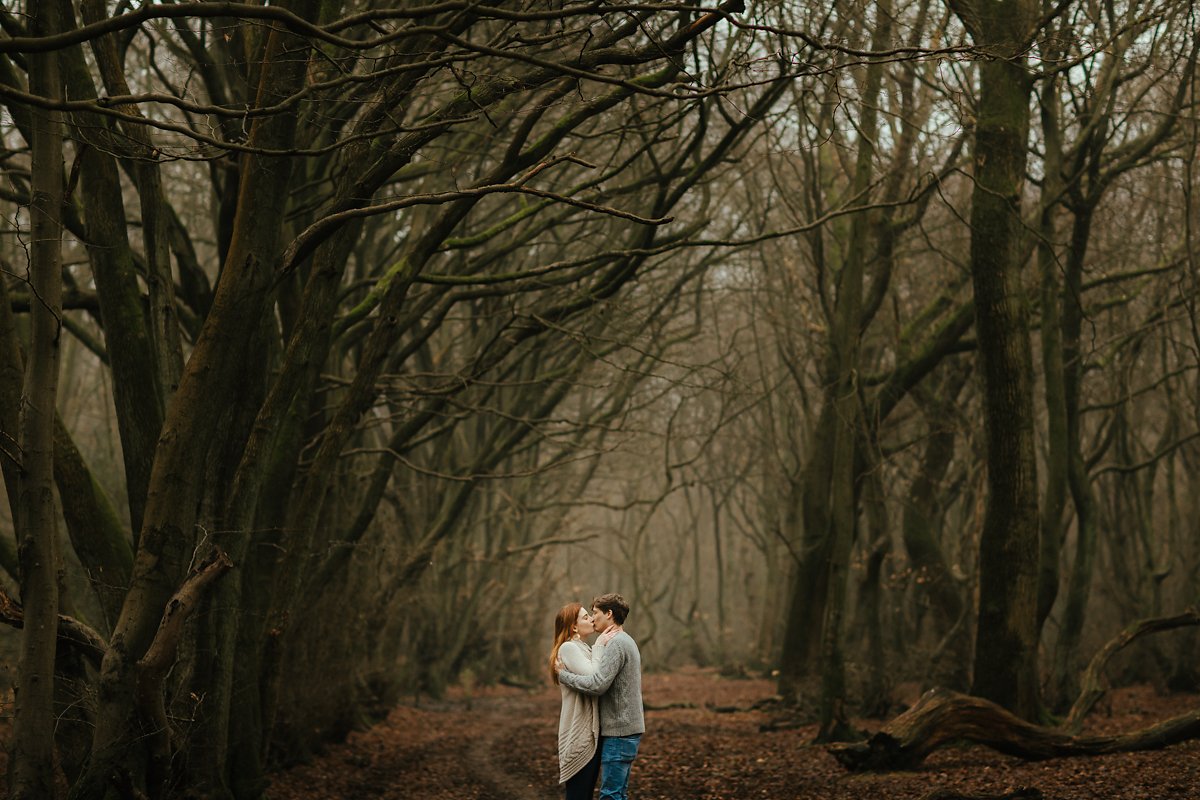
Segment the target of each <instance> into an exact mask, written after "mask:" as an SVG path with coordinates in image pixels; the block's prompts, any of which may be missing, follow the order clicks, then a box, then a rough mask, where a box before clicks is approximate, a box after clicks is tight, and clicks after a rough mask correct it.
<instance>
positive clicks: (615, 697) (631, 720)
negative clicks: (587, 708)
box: [558, 631, 646, 736]
mask: <svg viewBox="0 0 1200 800" xmlns="http://www.w3.org/2000/svg"><path fill="white" fill-rule="evenodd" d="M592 664H593V666H594V668H595V672H593V673H592V674H591V675H576V674H575V673H573V672H568V671H567V670H565V669H564V670H562V671H561V672H559V673H558V680H559V682H560V683H563V684H565V685H566V686H570V687H571V688H572V689H574V690H576V691H578V692H583V693H584V694H594V695H599V697H600V735H601V736H633V735H634V734H635V733H645V732H646V718H645V715H644V714H643V712H642V654H641V653H640V652H638V647H637V643H635V642H634V641H633V637H632V636H630V635H629V634H628V633H626V632H625V631H621V632H620V633H618V634H617V635H616V636H614V637H613V639H612V641H610V642H609V643H608V644H606V645H604V646H603V647H593V648H592Z"/></svg>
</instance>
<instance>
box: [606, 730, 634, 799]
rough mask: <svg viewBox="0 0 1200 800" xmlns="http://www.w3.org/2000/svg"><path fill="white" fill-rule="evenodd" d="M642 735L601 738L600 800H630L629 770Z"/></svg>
mask: <svg viewBox="0 0 1200 800" xmlns="http://www.w3.org/2000/svg"><path fill="white" fill-rule="evenodd" d="M641 741H642V735H641V734H640V733H639V734H637V735H635V736H601V737H600V800H628V798H629V768H630V767H632V766H633V760H634V759H635V758H637V752H638V744H639V743H640V742H641Z"/></svg>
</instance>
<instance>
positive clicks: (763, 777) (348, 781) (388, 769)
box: [269, 669, 1200, 800]
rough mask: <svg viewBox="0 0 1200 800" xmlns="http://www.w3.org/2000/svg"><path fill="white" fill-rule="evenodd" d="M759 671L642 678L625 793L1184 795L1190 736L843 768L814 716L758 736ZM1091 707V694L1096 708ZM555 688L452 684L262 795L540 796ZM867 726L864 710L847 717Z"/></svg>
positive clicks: (548, 763)
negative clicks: (1042, 754)
mask: <svg viewBox="0 0 1200 800" xmlns="http://www.w3.org/2000/svg"><path fill="white" fill-rule="evenodd" d="M772 692H773V685H772V683H771V682H770V681H768V680H761V679H753V680H734V679H727V678H721V677H720V676H718V675H717V674H716V673H715V672H714V671H712V670H697V669H690V670H683V671H680V672H673V673H651V674H649V675H646V676H645V680H644V696H645V700H646V703H647V704H648V705H649V706H650V707H651V708H652V709H661V710H650V711H648V712H647V714H646V726H647V735H646V737H645V739H644V740H643V741H642V747H641V751H640V752H639V754H638V759H637V761H636V762H635V763H634V767H633V774H632V777H631V796H632V797H634V798H636V800H759V799H760V798H762V799H763V800H765V799H766V798H772V799H774V798H799V799H800V800H861V798H872V800H919V798H922V797H924V796H925V795H927V794H928V793H929V792H930V791H931V790H934V789H953V790H956V791H959V792H974V793H985V792H986V793H993V794H1003V793H1005V792H1009V791H1012V790H1013V789H1015V788H1018V787H1023V786H1029V787H1034V788H1037V789H1040V790H1041V791H1042V792H1043V794H1044V796H1045V797H1046V798H1047V799H1048V800H1050V799H1051V798H1052V800H1096V799H1097V798H1103V800H1197V798H1200V788H1197V787H1200V741H1192V742H1185V743H1183V744H1180V745H1176V746H1174V747H1170V748H1167V749H1165V750H1155V751H1148V752H1143V753H1123V754H1118V755H1112V756H1102V757H1092V758H1063V759H1050V760H1047V761H1040V762H1034V763H1029V762H1024V761H1021V760H1018V759H1014V758H1010V757H1008V756H1004V755H1000V754H998V753H995V752H992V751H990V750H987V749H984V748H981V747H957V748H947V749H945V750H941V751H939V752H936V753H934V754H933V755H932V756H930V757H929V758H928V759H927V761H926V762H925V763H924V764H923V765H922V766H921V768H920V769H917V770H914V771H911V772H894V773H883V774H849V773H846V772H844V771H843V770H842V769H841V768H840V767H839V766H838V765H837V763H836V762H835V761H834V760H833V758H832V757H831V756H830V755H829V754H828V753H826V752H825V750H824V748H821V747H815V746H813V745H811V744H809V742H811V741H812V737H813V735H814V734H815V732H816V729H815V726H807V727H802V728H798V729H794V730H784V731H775V732H771V733H763V732H760V731H759V726H760V725H761V724H762V723H763V722H766V721H767V720H768V717H767V715H766V714H765V713H764V712H761V711H736V712H733V713H718V712H716V711H715V710H713V708H712V706H726V707H732V706H736V707H740V708H746V707H748V706H750V704H752V703H753V702H754V701H756V700H760V699H762V698H764V697H768V696H770V695H771V693H772ZM1104 707H1105V704H1102V709H1103V708H1104ZM1196 707H1200V695H1195V694H1189V695H1166V696H1164V695H1159V694H1156V693H1155V692H1154V690H1153V689H1151V688H1149V687H1145V686H1142V687H1131V688H1128V689H1121V690H1118V691H1117V692H1114V693H1113V694H1112V702H1111V706H1110V707H1108V709H1107V711H1105V710H1101V711H1098V712H1097V713H1095V714H1093V716H1092V717H1091V718H1089V720H1088V724H1087V732H1089V733H1114V732H1118V731H1128V730H1133V729H1135V728H1141V727H1145V726H1146V725H1148V724H1151V723H1153V722H1156V721H1158V720H1161V719H1165V718H1166V717H1169V716H1172V715H1174V714H1177V713H1179V712H1180V711H1181V710H1183V709H1186V708H1196ZM558 710H559V691H558V689H557V688H556V687H552V686H546V687H544V688H539V689H537V690H532V691H531V690H523V689H515V688H511V687H503V686H495V687H486V688H478V689H476V690H474V691H472V692H464V691H463V690H462V689H455V690H454V691H452V692H451V693H450V695H449V696H448V697H447V698H446V699H444V700H441V701H436V702H432V701H428V700H422V701H421V703H420V704H419V705H412V704H409V705H402V706H399V707H397V708H396V709H394V710H393V711H392V712H391V714H390V715H389V716H388V718H387V719H386V720H385V721H384V722H382V723H380V724H378V725H376V726H374V727H373V728H371V729H370V730H366V731H361V732H356V733H353V734H351V735H350V737H349V738H348V739H347V741H346V742H344V743H341V744H335V745H330V746H329V747H328V748H327V749H326V751H325V753H323V754H322V755H321V756H320V757H319V758H317V759H315V760H314V761H312V762H311V763H309V764H304V765H301V766H298V767H295V768H293V769H290V770H288V771H286V772H280V773H277V774H275V775H274V776H273V782H272V785H271V788H270V791H269V797H270V798H271V800H343V799H345V800H350V799H353V800H358V798H364V799H371V798H379V799H380V800H417V798H420V800H552V799H553V798H560V797H562V793H561V790H560V788H559V786H558V764H557V739H558ZM860 723H862V724H863V725H864V726H867V727H872V728H876V727H878V726H879V724H880V723H879V722H878V721H860Z"/></svg>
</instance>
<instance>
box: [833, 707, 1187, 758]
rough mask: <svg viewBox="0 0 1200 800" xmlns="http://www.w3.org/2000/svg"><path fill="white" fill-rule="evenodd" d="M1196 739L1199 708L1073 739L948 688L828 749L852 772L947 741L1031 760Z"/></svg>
mask: <svg viewBox="0 0 1200 800" xmlns="http://www.w3.org/2000/svg"><path fill="white" fill-rule="evenodd" d="M1198 737H1200V709H1198V710H1195V711H1191V712H1189V713H1187V714H1182V715H1180V716H1177V717H1172V718H1171V719H1168V720H1165V721H1164V722H1160V723H1158V724H1157V725H1151V726H1150V727H1148V728H1142V729H1140V730H1136V731H1133V732H1131V733H1123V734H1118V735H1114V736H1073V735H1071V734H1069V733H1065V732H1063V731H1062V730H1059V729H1057V728H1047V727H1044V726H1041V725H1034V724H1033V723H1031V722H1026V721H1025V720H1023V719H1020V718H1019V717H1016V716H1014V715H1013V714H1012V713H1010V712H1009V711H1007V710H1006V709H1004V708H1003V707H1001V706H999V705H996V704H995V703H993V702H991V701H989V700H984V699H982V698H980V697H971V696H969V695H965V694H961V693H959V692H954V691H951V690H949V689H931V690H929V691H928V692H926V693H925V694H924V695H922V697H921V699H920V700H918V701H917V704H916V705H914V706H913V707H912V708H910V709H909V710H908V711H905V712H904V713H903V714H901V715H900V716H898V717H896V718H895V719H893V720H892V721H891V722H889V723H888V724H887V725H885V726H884V727H883V729H882V730H880V731H879V732H878V733H876V734H875V735H874V736H872V737H871V738H869V739H867V740H866V741H863V742H853V743H849V744H834V745H830V746H829V747H827V748H826V750H827V751H828V752H829V753H830V754H831V755H832V756H833V757H834V758H835V759H837V761H838V763H839V764H841V765H842V766H844V767H845V768H846V769H849V770H852V771H866V770H878V771H889V770H902V769H912V768H914V767H916V766H917V765H918V764H920V763H921V762H922V761H924V760H925V757H926V756H928V755H929V754H930V753H932V752H933V751H934V750H937V749H938V748H939V747H942V746H944V745H946V744H949V743H950V742H955V741H967V742H974V743H976V744H982V745H984V746H986V747H990V748H992V749H993V750H998V751H999V752H1001V753H1005V754H1007V755H1013V756H1018V757H1020V758H1025V759H1029V760H1031V761H1035V760H1041V759H1046V758H1054V757H1056V756H1079V755H1104V754H1108V753H1126V752H1132V751H1136V750H1154V749H1158V748H1162V747H1166V746H1168V745H1171V744H1175V743H1177V742H1183V741H1187V740H1189V739H1195V738H1198Z"/></svg>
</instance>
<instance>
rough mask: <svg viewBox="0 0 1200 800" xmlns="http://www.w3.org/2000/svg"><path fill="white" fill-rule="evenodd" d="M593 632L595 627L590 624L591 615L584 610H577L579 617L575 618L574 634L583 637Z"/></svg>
mask: <svg viewBox="0 0 1200 800" xmlns="http://www.w3.org/2000/svg"><path fill="white" fill-rule="evenodd" d="M595 632H596V626H595V625H593V624H592V615H591V614H589V613H588V610H587V609H586V608H581V609H579V616H578V617H576V618H575V633H577V634H579V635H580V636H581V637H583V636H591V635H592V634H593V633H595Z"/></svg>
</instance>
